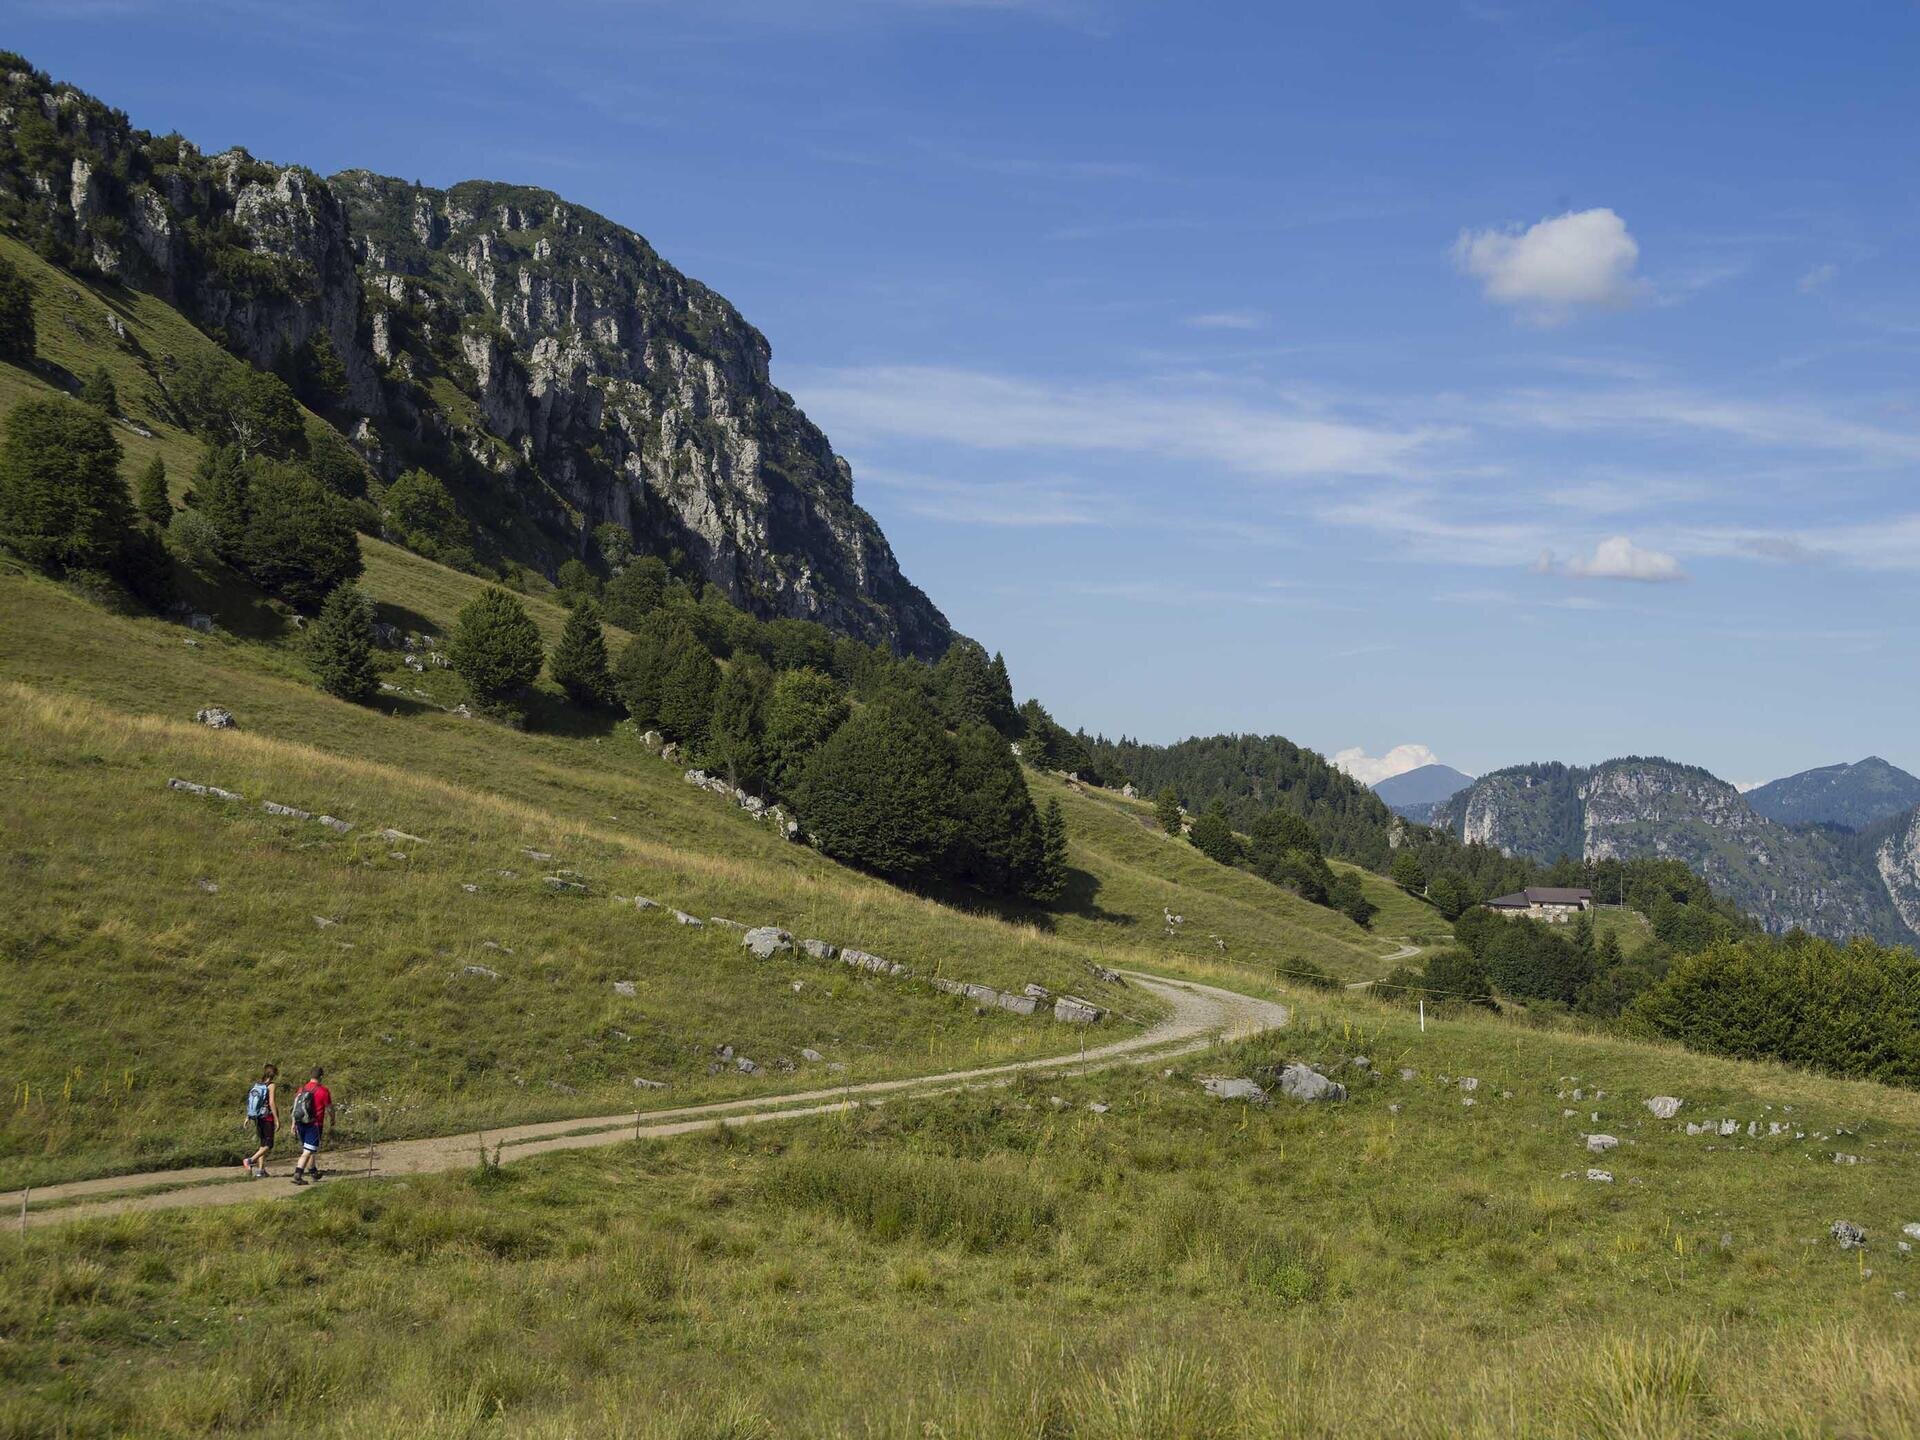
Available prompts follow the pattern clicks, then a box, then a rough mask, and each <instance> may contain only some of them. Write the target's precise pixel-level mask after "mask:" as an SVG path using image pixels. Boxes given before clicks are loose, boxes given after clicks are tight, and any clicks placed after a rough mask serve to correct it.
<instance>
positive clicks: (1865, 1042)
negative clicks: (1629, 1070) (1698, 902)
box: [1626, 935, 1920, 1085]
mask: <svg viewBox="0 0 1920 1440" xmlns="http://www.w3.org/2000/svg"><path fill="white" fill-rule="evenodd" d="M1626 1023H1627V1025H1628V1028H1630V1029H1632V1030H1635V1031H1637V1032H1638V1033H1641V1034H1646V1035H1658V1036H1662V1037H1664V1038H1666V1039H1670V1040H1678V1041H1679V1042H1680V1043H1681V1044H1683V1045H1686V1046H1687V1047H1689V1048H1690V1049H1694V1050H1704V1051H1706V1052H1707V1053H1709V1054H1713V1055H1731V1056H1734V1057H1736V1058H1739V1059H1743V1060H1778V1061H1781V1062H1783V1063H1785V1064H1788V1065H1803V1066H1806V1067H1808V1068H1809V1069H1814V1070H1824V1071H1826V1072H1828V1073H1829V1074H1833V1075H1843V1076H1847V1077H1849V1078H1854V1079H1864V1080H1878V1081H1881V1082H1883V1083H1889V1084H1897V1085H1916V1084H1920V958H1917V957H1916V956H1915V955H1914V954H1913V952H1912V951H1910V950H1903V949H1893V948H1889V947H1887V946H1883V945H1876V944H1875V943H1873V942H1872V941H1871V940H1865V939H1855V940H1852V941H1850V942H1849V943H1848V944H1846V945H1844V946H1842V945H1836V944H1835V943H1834V942H1832V941H1831V940H1817V939H1814V938H1813V937H1811V936H1807V935H1792V936H1788V937H1786V938H1784V939H1773V938H1770V937H1754V938H1752V939H1747V940H1741V941H1737V942H1734V941H1720V942H1718V943H1716V944H1713V945H1710V946H1709V947H1708V948H1707V949H1705V950H1703V951H1701V952H1700V953H1699V954H1697V955H1688V956H1683V957H1682V958H1680V959H1678V960H1676V961H1674V963H1673V967H1672V968H1671V969H1670V970H1669V971H1668V972H1667V975H1666V978H1665V979H1663V980H1660V981H1658V982H1656V983H1655V984H1653V985H1651V986H1650V987H1648V988H1647V989H1646V990H1645V991H1643V992H1642V993H1641V995H1640V996H1639V998H1638V999H1636V1000H1634V1001H1633V1003H1632V1004H1631V1005H1629V1006H1628V1007H1627V1011H1626Z"/></svg>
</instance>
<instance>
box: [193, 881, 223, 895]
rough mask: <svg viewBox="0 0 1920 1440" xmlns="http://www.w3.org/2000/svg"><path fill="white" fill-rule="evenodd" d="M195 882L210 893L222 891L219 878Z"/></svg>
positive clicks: (216, 893) (215, 893) (214, 893)
mask: <svg viewBox="0 0 1920 1440" xmlns="http://www.w3.org/2000/svg"><path fill="white" fill-rule="evenodd" d="M193 883H194V884H196V885H198V886H199V887H200V888H201V889H202V890H204V891H206V892H207V894H209V895H218V894H219V893H220V882H219V881H218V880H196V881H194V882H193Z"/></svg>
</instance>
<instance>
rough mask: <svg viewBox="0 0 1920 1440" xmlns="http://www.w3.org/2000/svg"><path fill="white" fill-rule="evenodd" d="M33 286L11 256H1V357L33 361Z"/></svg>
mask: <svg viewBox="0 0 1920 1440" xmlns="http://www.w3.org/2000/svg"><path fill="white" fill-rule="evenodd" d="M34 343H35V336H34V328H33V290H32V289H31V288H30V287H29V286H28V284H27V281H26V277H25V276H24V275H22V274H21V273H20V272H19V271H18V270H17V269H15V268H14V264H13V262H12V261H11V260H8V259H7V258H6V257H5V256H0V360H10V361H12V362H13V363H14V364H15V365H30V364H32V363H33V350H34Z"/></svg>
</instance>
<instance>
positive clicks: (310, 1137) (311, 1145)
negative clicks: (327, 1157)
mask: <svg viewBox="0 0 1920 1440" xmlns="http://www.w3.org/2000/svg"><path fill="white" fill-rule="evenodd" d="M294 1128H295V1129H297V1130H298V1131H299V1132H300V1148H301V1149H302V1150H305V1151H306V1152H307V1153H308V1154H309V1155H311V1154H313V1153H315V1152H316V1151H318V1150H319V1148H320V1126H319V1123H318V1122H317V1121H316V1122H315V1123H314V1124H311V1125H296V1126H295V1127H294Z"/></svg>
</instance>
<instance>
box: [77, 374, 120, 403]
mask: <svg viewBox="0 0 1920 1440" xmlns="http://www.w3.org/2000/svg"><path fill="white" fill-rule="evenodd" d="M80 400H81V403H82V404H86V405H91V406H93V408H94V409H96V410H99V411H102V412H104V413H106V414H108V415H117V414H119V413H120V392H119V391H118V390H117V389H115V388H114V384H113V372H112V371H110V370H108V369H107V367H106V366H104V365H96V366H95V367H94V371H93V373H92V374H91V375H89V376H87V378H86V381H85V383H84V384H82V385H81V387H80Z"/></svg>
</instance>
